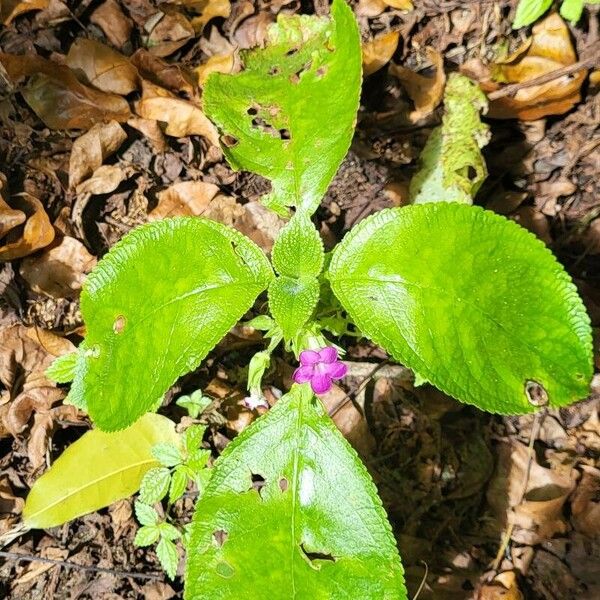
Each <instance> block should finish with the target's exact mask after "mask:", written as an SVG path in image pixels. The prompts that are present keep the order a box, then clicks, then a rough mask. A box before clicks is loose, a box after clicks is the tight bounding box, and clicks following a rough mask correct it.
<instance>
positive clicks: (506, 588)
mask: <svg viewBox="0 0 600 600" xmlns="http://www.w3.org/2000/svg"><path fill="white" fill-rule="evenodd" d="M477 599H478V600H523V594H522V593H521V591H520V590H519V586H518V585H517V578H516V576H515V573H514V572H513V571H505V572H504V573H500V574H499V575H497V576H496V577H494V580H493V581H492V583H490V584H487V585H484V586H483V587H482V588H481V591H480V592H479V595H478V596H477Z"/></svg>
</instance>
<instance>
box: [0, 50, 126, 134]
mask: <svg viewBox="0 0 600 600" xmlns="http://www.w3.org/2000/svg"><path fill="white" fill-rule="evenodd" d="M0 62H1V63H2V65H3V66H4V68H5V69H6V71H7V73H8V75H9V77H10V79H11V80H12V82H13V83H17V82H18V81H19V80H21V79H23V78H25V77H29V81H28V82H27V84H26V85H25V86H23V87H22V88H20V92H21V94H22V95H23V98H25V101H26V102H27V104H29V106H31V108H32V109H33V111H34V112H35V113H36V114H37V115H38V117H39V118H40V119H41V120H42V121H43V122H44V123H45V124H46V126H47V127H49V128H50V129H89V128H90V127H91V126H92V125H94V123H98V122H102V121H108V120H111V119H114V120H115V121H119V122H122V121H126V120H127V119H128V118H129V116H130V115H131V113H130V111H129V104H128V103H127V101H126V100H125V99H123V98H122V97H121V96H117V95H115V94H106V93H104V92H100V91H98V90H95V89H93V88H91V87H88V86H86V85H83V84H82V83H80V82H79V81H78V79H77V77H75V74H74V73H73V71H71V70H70V69H69V68H68V67H65V66H63V65H58V64H56V63H54V62H52V61H50V60H46V59H44V58H41V57H40V56H17V55H13V54H4V53H0Z"/></svg>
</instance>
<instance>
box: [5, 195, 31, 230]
mask: <svg viewBox="0 0 600 600" xmlns="http://www.w3.org/2000/svg"><path fill="white" fill-rule="evenodd" d="M0 189H1V188H0ZM26 218H27V217H26V216H25V213H24V212H23V211H22V210H16V209H14V208H11V207H10V206H9V205H8V204H6V202H5V201H4V199H3V198H2V197H1V196H0V238H3V237H4V236H5V235H6V234H7V233H8V232H9V231H10V230H11V229H14V228H15V227H17V226H19V225H22V224H23V223H24V222H25V219H26Z"/></svg>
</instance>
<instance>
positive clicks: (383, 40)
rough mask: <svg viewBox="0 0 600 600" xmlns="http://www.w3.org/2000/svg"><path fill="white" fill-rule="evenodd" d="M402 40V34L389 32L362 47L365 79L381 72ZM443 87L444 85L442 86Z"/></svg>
mask: <svg viewBox="0 0 600 600" xmlns="http://www.w3.org/2000/svg"><path fill="white" fill-rule="evenodd" d="M399 39H400V32H398V31H388V32H387V33H384V34H383V35H380V36H378V37H376V38H375V39H373V40H370V41H368V42H364V43H363V45H362V63H363V74H364V76H365V77H367V76H369V75H371V74H373V73H375V72H376V71H379V69H381V67H383V66H385V65H386V64H387V63H388V62H390V60H391V58H392V56H393V55H394V52H395V51H396V48H397V47H398V41H399ZM442 87H443V85H442Z"/></svg>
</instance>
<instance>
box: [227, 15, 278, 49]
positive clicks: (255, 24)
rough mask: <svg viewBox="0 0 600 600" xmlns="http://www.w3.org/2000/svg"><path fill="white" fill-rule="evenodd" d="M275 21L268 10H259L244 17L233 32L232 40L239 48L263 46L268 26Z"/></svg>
mask: <svg viewBox="0 0 600 600" xmlns="http://www.w3.org/2000/svg"><path fill="white" fill-rule="evenodd" d="M274 22H275V18H274V17H273V15H272V14H271V13H270V12H265V11H261V12H259V13H258V14H257V15H253V16H251V17H248V18H247V19H244V20H243V21H242V22H241V23H240V25H239V27H236V28H235V31H234V32H233V36H232V37H233V41H234V42H235V44H236V46H237V47H238V48H240V49H244V50H247V49H250V48H256V47H257V46H261V47H264V46H265V43H266V41H267V34H268V30H269V27H270V26H271V24H272V23H274Z"/></svg>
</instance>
